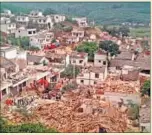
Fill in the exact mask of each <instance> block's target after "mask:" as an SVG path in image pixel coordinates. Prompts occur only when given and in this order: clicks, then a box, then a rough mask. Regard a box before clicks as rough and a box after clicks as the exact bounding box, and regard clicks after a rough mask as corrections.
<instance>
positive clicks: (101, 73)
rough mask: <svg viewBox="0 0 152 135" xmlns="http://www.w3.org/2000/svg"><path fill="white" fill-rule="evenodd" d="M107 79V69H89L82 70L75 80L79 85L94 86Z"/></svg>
mask: <svg viewBox="0 0 152 135" xmlns="http://www.w3.org/2000/svg"><path fill="white" fill-rule="evenodd" d="M106 77H107V67H106V66H103V67H90V68H88V69H84V70H83V71H82V73H81V74H79V75H78V76H77V78H76V82H77V84H79V85H95V84H98V83H100V82H102V81H104V80H105V79H106Z"/></svg>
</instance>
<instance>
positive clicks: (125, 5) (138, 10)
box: [1, 2, 150, 24]
mask: <svg viewBox="0 0 152 135" xmlns="http://www.w3.org/2000/svg"><path fill="white" fill-rule="evenodd" d="M1 7H2V9H3V8H4V7H5V8H6V7H8V8H9V7H10V8H9V9H12V11H14V12H20V11H23V12H24V10H25V12H27V11H28V10H29V9H41V10H44V9H46V8H52V9H53V10H55V11H57V12H58V13H62V14H67V15H73V16H87V17H88V18H89V19H90V20H95V21H96V23H98V24H120V23H122V22H140V23H149V22H150V2H121V3H120V2H100V3H99V2H94V3H85V2H83V3H76V2H71V3H70V2H64V3H61V2H60V3H53V2H52V3H51V2H49V3H47V2H45V3H44V2H43V3H42V2H41V3H40V2H39V3H32V2H31V3H25V2H24V3H23V2H22V3H21V2H20V3H3V4H2V5H1ZM16 7H17V8H16ZM25 7H26V8H25Z"/></svg>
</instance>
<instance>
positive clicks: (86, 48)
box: [76, 42, 98, 61]
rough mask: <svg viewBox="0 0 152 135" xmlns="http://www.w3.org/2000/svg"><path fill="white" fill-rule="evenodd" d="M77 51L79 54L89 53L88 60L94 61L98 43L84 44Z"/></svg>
mask: <svg viewBox="0 0 152 135" xmlns="http://www.w3.org/2000/svg"><path fill="white" fill-rule="evenodd" d="M76 50H77V51H78V52H86V53H88V60H89V61H93V60H94V53H95V52H96V51H97V50H98V46H97V43H95V42H83V43H82V44H81V45H79V46H78V47H77V48H76Z"/></svg>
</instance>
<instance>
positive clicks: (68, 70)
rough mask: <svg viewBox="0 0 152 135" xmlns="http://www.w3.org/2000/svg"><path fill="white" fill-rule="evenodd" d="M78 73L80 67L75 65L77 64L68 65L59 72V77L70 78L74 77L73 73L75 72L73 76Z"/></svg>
mask: <svg viewBox="0 0 152 135" xmlns="http://www.w3.org/2000/svg"><path fill="white" fill-rule="evenodd" d="M74 70H75V71H74ZM79 73H80V68H79V67H77V66H75V67H74V66H73V65H69V66H68V67H66V68H65V70H64V71H63V72H62V73H61V78H64V77H66V78H69V79H72V78H73V77H74V74H75V77H76V76H77V75H78V74H79Z"/></svg>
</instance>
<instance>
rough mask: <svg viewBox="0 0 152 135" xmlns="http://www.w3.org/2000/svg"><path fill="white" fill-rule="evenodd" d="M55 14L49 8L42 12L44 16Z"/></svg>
mask: <svg viewBox="0 0 152 135" xmlns="http://www.w3.org/2000/svg"><path fill="white" fill-rule="evenodd" d="M56 13H57V12H56V11H55V10H53V9H51V8H46V9H45V10H44V12H43V14H44V15H50V14H56Z"/></svg>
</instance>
